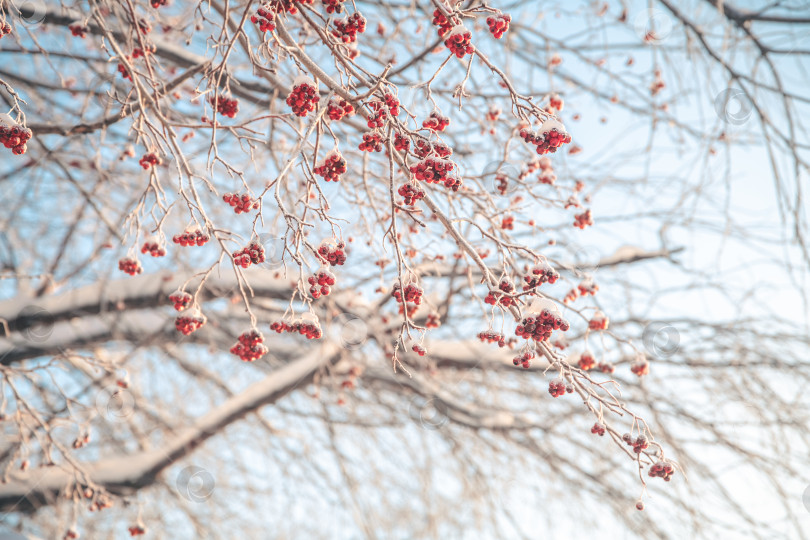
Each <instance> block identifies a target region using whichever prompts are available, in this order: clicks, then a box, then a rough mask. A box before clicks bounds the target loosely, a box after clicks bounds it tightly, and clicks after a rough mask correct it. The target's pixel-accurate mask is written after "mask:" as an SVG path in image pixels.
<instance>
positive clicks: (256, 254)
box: [233, 242, 265, 268]
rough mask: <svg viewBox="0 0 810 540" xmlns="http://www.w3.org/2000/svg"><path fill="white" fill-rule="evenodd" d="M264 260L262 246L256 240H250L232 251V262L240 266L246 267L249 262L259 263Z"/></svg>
mask: <svg viewBox="0 0 810 540" xmlns="http://www.w3.org/2000/svg"><path fill="white" fill-rule="evenodd" d="M264 260H265V259H264V246H262V245H261V244H259V243H258V242H251V243H250V244H248V245H247V246H246V247H243V248H242V249H240V250H239V251H235V252H234V253H233V262H234V264H236V265H237V266H241V267H242V268H247V267H249V266H250V265H251V264H261V263H263V262H264Z"/></svg>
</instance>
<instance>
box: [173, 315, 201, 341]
mask: <svg viewBox="0 0 810 540" xmlns="http://www.w3.org/2000/svg"><path fill="white" fill-rule="evenodd" d="M205 322H206V318H205V315H203V314H201V313H198V314H196V315H180V316H179V317H177V318H176V319H175V320H174V327H175V328H176V329H177V331H178V332H180V333H181V334H183V335H184V336H188V335H191V334H192V333H193V332H196V331H197V330H199V329H200V328H202V327H203V326H204V325H205Z"/></svg>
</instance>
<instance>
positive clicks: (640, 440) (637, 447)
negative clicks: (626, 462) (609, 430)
mask: <svg viewBox="0 0 810 540" xmlns="http://www.w3.org/2000/svg"><path fill="white" fill-rule="evenodd" d="M622 440H623V441H624V442H625V444H627V445H628V446H632V447H633V452H635V453H636V454H640V453H641V452H643V451H644V450H646V449H647V448H649V447H650V443H649V442H648V441H647V437H646V436H644V435H639V436H638V437H636V438H635V439H634V438H633V436H632V435H630V434H629V433H625V434H624V435H622Z"/></svg>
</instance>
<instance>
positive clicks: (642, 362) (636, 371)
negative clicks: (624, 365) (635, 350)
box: [630, 358, 650, 377]
mask: <svg viewBox="0 0 810 540" xmlns="http://www.w3.org/2000/svg"><path fill="white" fill-rule="evenodd" d="M630 371H631V372H632V373H633V375H636V376H637V377H643V376H644V375H649V374H650V363H649V362H648V361H647V359H646V358H641V359H639V360H636V361H635V362H633V365H632V366H630Z"/></svg>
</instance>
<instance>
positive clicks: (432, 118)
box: [422, 111, 450, 132]
mask: <svg viewBox="0 0 810 540" xmlns="http://www.w3.org/2000/svg"><path fill="white" fill-rule="evenodd" d="M449 125H450V119H449V118H447V117H446V116H443V115H442V114H441V113H438V112H436V111H433V112H431V113H430V115H429V116H428V118H427V119H426V120H425V121H423V122H422V127H423V128H427V129H429V130H431V131H439V132H441V131H444V130H445V128H446V127H447V126H449Z"/></svg>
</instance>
